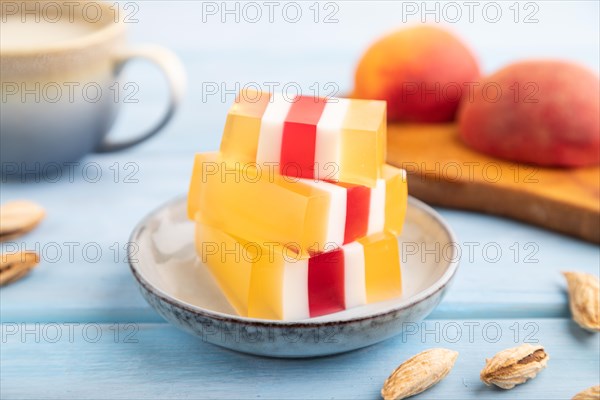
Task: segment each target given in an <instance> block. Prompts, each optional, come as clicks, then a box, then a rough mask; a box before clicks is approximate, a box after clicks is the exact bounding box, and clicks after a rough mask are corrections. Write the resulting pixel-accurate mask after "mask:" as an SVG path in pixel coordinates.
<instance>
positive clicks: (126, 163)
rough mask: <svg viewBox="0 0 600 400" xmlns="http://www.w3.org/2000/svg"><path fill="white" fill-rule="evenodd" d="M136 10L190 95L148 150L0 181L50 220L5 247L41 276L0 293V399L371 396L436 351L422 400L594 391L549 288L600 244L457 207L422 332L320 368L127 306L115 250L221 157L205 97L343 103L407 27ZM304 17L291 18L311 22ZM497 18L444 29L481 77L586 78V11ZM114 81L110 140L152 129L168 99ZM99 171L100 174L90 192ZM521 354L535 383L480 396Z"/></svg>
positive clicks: (144, 84) (594, 55) (198, 9)
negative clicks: (171, 55) (116, 116)
mask: <svg viewBox="0 0 600 400" xmlns="http://www.w3.org/2000/svg"><path fill="white" fill-rule="evenodd" d="M137 4H138V5H139V11H138V13H137V18H138V20H139V22H138V23H135V24H132V25H131V27H130V28H131V29H130V32H131V41H132V42H133V43H140V42H153V43H159V44H162V45H165V46H168V47H170V48H171V49H173V50H174V51H175V52H177V54H178V55H179V56H180V57H181V59H182V60H183V61H184V63H185V65H186V68H187V70H188V74H189V93H188V95H187V98H186V101H185V103H184V105H183V107H182V109H181V110H180V112H179V114H178V115H177V117H176V119H175V120H174V121H173V123H172V124H171V125H170V126H169V127H168V128H167V129H166V130H165V132H163V133H161V135H160V136H159V137H158V138H156V139H154V140H152V141H151V142H149V143H147V144H144V145H142V146H139V147H138V148H136V149H133V150H131V151H128V152H126V153H120V154H115V155H101V156H100V155H95V156H90V157H88V158H86V159H85V160H82V162H81V166H80V167H79V168H78V169H76V170H75V171H74V176H73V179H70V177H69V176H66V175H63V176H62V177H61V178H60V179H58V180H57V181H56V182H51V181H50V180H48V179H46V180H44V179H42V181H41V182H39V183H35V184H32V183H20V182H7V181H3V182H2V190H1V192H0V198H1V201H2V202H5V201H8V200H11V199H17V198H28V199H32V200H35V201H37V202H39V203H40V204H42V205H44V207H45V208H46V209H47V211H48V216H47V218H46V220H45V221H44V222H43V223H42V224H41V225H40V227H39V228H38V229H37V230H36V231H34V232H33V233H31V234H30V235H28V236H26V237H24V238H22V239H19V240H17V241H16V242H13V243H8V244H6V243H5V244H3V250H5V251H10V250H11V249H12V248H7V246H14V245H15V243H16V245H17V246H23V247H25V248H27V249H36V247H37V249H38V250H39V251H41V252H42V256H43V258H44V260H45V261H44V262H43V263H42V264H41V265H40V266H39V267H38V268H37V269H36V270H35V271H34V272H33V273H32V274H30V276H28V277H26V278H25V279H23V280H22V281H20V282H17V283H15V284H13V285H11V286H8V287H5V288H2V289H1V290H0V319H1V322H2V340H1V352H0V363H1V364H0V395H1V396H0V397H2V398H3V399H4V398H7V399H9V398H22V399H27V398H61V399H62V398H148V399H152V398H161V399H162V398H286V397H290V398H317V399H321V398H339V399H346V398H357V399H364V398H377V397H378V392H379V389H380V388H381V385H382V382H383V380H384V379H385V377H386V376H387V375H388V374H389V373H390V372H391V370H393V368H395V367H396V366H397V365H398V364H399V363H400V362H402V361H403V360H404V359H406V358H408V357H409V356H410V355H412V354H415V353H417V352H418V351H420V350H423V349H425V348H429V347H439V346H443V347H448V348H453V349H457V350H458V351H460V357H459V359H458V362H457V365H456V368H455V369H454V370H453V372H452V373H451V374H450V375H449V377H448V378H447V379H446V380H445V381H444V382H443V383H442V384H440V385H439V386H437V387H435V388H433V389H432V390H430V391H428V392H426V393H425V394H423V395H421V396H420V397H419V398H424V399H425V398H428V399H429V398H447V399H470V398H473V399H475V398H477V399H479V398H506V399H508V398H511V399H512V398H520V399H542V398H544V399H546V398H547V399H551V398H552V399H564V398H570V396H572V395H573V394H574V393H576V392H578V391H579V390H581V389H584V388H586V387H588V386H591V385H594V384H598V379H599V378H598V376H600V362H599V360H598V359H599V357H600V356H599V351H600V349H599V340H600V339H599V337H598V335H591V334H586V333H584V332H582V331H581V330H580V329H579V328H578V327H577V326H575V325H574V324H573V323H572V322H571V321H570V319H569V311H568V305H567V298H566V294H565V285H564V282H563V279H562V277H561V275H560V271H561V270H565V269H569V270H572V269H576V270H583V271H588V272H592V273H595V274H598V273H599V272H600V271H599V268H600V250H599V248H598V246H595V245H592V244H589V243H584V242H581V241H578V240H575V239H572V238H569V237H565V236H562V235H559V234H555V233H552V232H548V231H544V230H542V229H539V228H535V227H532V226H528V225H524V224H521V223H517V222H514V221H509V220H504V219H501V218H497V217H494V216H487V215H480V214H474V213H467V212H462V211H455V210H445V209H441V210H439V211H440V212H441V213H442V215H443V216H444V217H445V218H446V219H447V220H448V222H449V224H450V225H451V226H452V227H453V229H454V230H455V232H456V234H457V236H458V238H459V241H460V247H461V250H462V256H461V267H460V270H459V273H458V275H457V278H456V281H455V283H454V285H453V287H452V289H451V291H450V293H449V294H448V296H447V297H446V299H445V300H444V302H443V303H442V304H440V306H439V307H438V308H437V309H436V310H435V311H434V313H433V315H432V316H431V317H430V319H429V320H428V322H427V325H424V326H421V325H417V326H416V327H410V329H416V332H415V334H407V335H404V336H399V337H397V338H394V339H391V340H389V341H386V342H384V343H381V344H379V345H375V346H372V347H370V348H367V349H363V350H359V351H355V352H352V353H348V354H344V355H340V356H335V357H330V358H322V359H314V360H301V361H298V360H275V359H264V358H257V357H252V356H247V355H241V354H236V353H233V352H230V351H227V350H222V349H220V348H218V347H214V346H210V345H208V344H205V343H202V341H201V340H199V339H197V338H194V337H192V336H189V335H187V334H185V333H181V332H179V331H177V330H176V329H174V328H173V327H171V326H170V325H168V324H166V323H164V322H163V321H162V319H161V318H160V317H159V316H157V315H156V314H155V313H154V312H153V311H152V309H150V308H149V307H148V306H147V304H146V303H145V302H144V300H143V299H142V298H141V296H140V294H139V293H138V292H137V289H136V288H135V285H134V283H133V278H132V277H131V275H130V273H129V269H128V266H127V265H126V263H125V262H124V258H125V252H124V246H125V245H126V242H127V240H128V236H129V233H130V232H131V230H132V229H133V227H134V225H135V224H136V223H137V222H138V221H139V220H140V219H141V218H142V217H143V216H144V215H146V214H147V213H148V212H150V211H151V210H152V209H154V208H156V207H157V206H159V205H160V204H161V203H163V202H165V201H167V200H169V199H171V198H172V197H174V196H177V195H180V194H181V193H183V192H185V191H186V189H187V185H188V179H189V174H190V168H191V163H192V155H193V153H194V152H195V151H206V150H213V149H216V148H217V147H218V143H219V140H220V132H221V129H222V126H223V123H224V117H225V114H226V111H227V108H228V104H229V103H230V102H231V101H232V100H233V95H232V94H228V95H226V96H225V97H224V98H221V96H220V95H221V94H222V93H219V94H217V95H209V94H208V93H207V91H206V90H205V89H206V87H207V84H208V85H210V84H214V83H216V84H218V85H219V86H220V85H225V87H226V88H228V89H232V88H235V86H236V82H239V83H240V85H241V86H243V85H244V84H246V83H248V82H258V83H264V82H280V83H281V84H282V85H283V84H285V83H288V82H297V83H298V84H299V85H300V86H301V87H302V88H303V90H304V91H305V92H310V89H308V88H309V87H310V86H311V85H314V84H317V85H318V87H320V88H321V89H323V88H324V85H325V84H326V83H329V82H334V83H335V84H336V85H338V86H337V89H338V91H339V93H344V92H348V90H349V89H350V88H351V85H352V74H353V66H354V63H355V60H356V59H357V57H359V56H360V54H361V52H362V51H363V49H364V48H365V46H367V45H368V43H369V42H371V41H372V40H373V39H374V38H375V37H376V36H377V35H379V34H381V33H383V32H386V31H388V30H389V29H391V28H393V27H396V26H398V25H402V16H403V14H402V5H401V3H394V2H379V3H377V6H373V5H371V4H367V3H366V2H360V1H354V2H336V4H337V5H338V6H339V13H338V19H339V22H338V23H335V24H321V23H319V24H315V23H314V22H311V20H310V18H308V17H307V18H306V19H302V20H301V21H300V22H299V23H298V24H290V23H286V22H285V21H281V19H276V21H275V22H274V23H273V24H270V23H266V22H262V23H257V24H250V23H247V22H244V21H241V22H240V23H235V22H232V21H231V20H229V21H228V22H226V23H221V22H220V20H219V18H218V17H216V18H212V19H210V18H209V20H208V21H207V22H206V23H203V22H202V4H201V3H199V2H191V1H176V2H166V1H152V2H139V3H137ZM230 4H233V3H230ZM311 4H312V2H310V3H302V9H303V11H304V13H306V15H311V14H309V13H310V12H311V11H310V10H309V9H308V7H309V6H310V5H311ZM501 4H502V7H503V8H502V9H503V12H504V13H505V15H507V17H506V18H503V19H502V20H501V21H500V22H499V23H497V24H490V23H486V22H485V21H483V20H482V19H481V18H476V19H475V21H474V22H473V23H468V22H465V21H463V22H460V23H457V24H446V25H448V26H449V27H450V28H451V29H454V30H455V31H458V32H459V33H460V34H461V35H462V36H464V37H465V38H466V39H467V40H468V41H469V42H470V43H471V44H472V47H473V48H474V49H475V50H476V51H477V52H478V54H479V55H480V58H481V62H482V66H483V68H484V70H485V71H492V70H494V69H496V68H498V67H500V66H501V65H503V64H506V63H507V62H510V61H512V60H515V59H518V58H523V57H531V56H536V57H567V58H570V59H573V60H576V61H579V62H582V63H585V64H587V65H588V66H590V67H591V68H594V69H596V70H597V69H598V67H599V59H600V57H599V48H600V46H599V43H598V41H599V39H598V37H599V28H598V27H599V21H598V15H599V12H598V11H599V9H598V3H597V2H580V3H578V7H574V6H569V5H568V4H567V3H566V2H560V1H555V2H537V3H536V4H537V5H538V6H539V12H538V14H537V16H538V19H539V21H538V23H535V24H524V23H515V22H514V21H512V20H511V18H513V15H512V14H510V12H511V11H510V10H509V9H508V7H509V6H510V4H509V3H501ZM511 4H512V3H511ZM321 5H322V4H321ZM232 7H233V6H232ZM432 7H433V6H432ZM417 17H418V16H417ZM521 17H522V15H521ZM415 18H416V17H411V21H413V22H415V21H418V19H417V20H415ZM429 18H430V19H431V16H430V17H429ZM556 26H565V27H568V29H566V30H563V29H556V28H555V27H556ZM157 27H162V28H157ZM273 32H277V34H273ZM125 80H127V81H135V82H137V83H138V84H139V87H140V91H139V102H138V103H137V104H126V105H125V109H124V112H123V115H121V117H120V120H119V121H118V125H117V127H116V130H117V132H115V133H116V136H120V135H123V136H126V134H127V133H128V132H137V131H138V130H140V129H141V128H142V127H143V126H146V125H150V124H151V123H152V122H151V121H150V120H151V119H152V117H153V116H157V115H158V113H160V111H161V109H162V107H163V105H164V102H163V98H164V95H165V86H164V84H162V83H161V79H160V75H159V74H158V73H157V72H156V71H155V70H153V69H152V68H151V67H148V66H145V65H143V64H135V65H133V66H131V67H130V69H129V70H128V71H127V73H126V77H125ZM96 171H101V173H102V176H101V177H100V178H99V179H98V180H97V181H95V180H96V175H95V172H96ZM71 249H73V251H72V253H71ZM469 249H472V250H473V251H472V254H469ZM98 250H99V251H100V253H97V251H98ZM498 250H499V251H500V254H499V255H498V254H497V251H498ZM69 323H73V324H79V325H66V324H69ZM36 324H39V325H36ZM85 324H89V325H85ZM128 324H131V325H128ZM436 324H437V325H436ZM477 324H478V325H477ZM486 324H487V325H486ZM496 324H497V325H496ZM470 326H472V327H473V329H474V335H473V337H472V340H471V338H470V337H469V327H470ZM484 326H486V327H487V328H486V329H487V330H486V333H485V334H484V333H483V327H484ZM457 327H458V328H459V329H460V332H461V335H460V337H459V338H456V336H453V335H455V334H454V332H456V328H457ZM496 331H499V332H500V333H501V337H500V338H499V339H498V341H497V342H496V341H495V336H494V335H495V332H496ZM56 332H58V333H59V334H60V338H58V339H56ZM97 332H101V335H100V337H99V338H98V341H97V342H95V340H96V336H95V335H96V334H97ZM436 332H437V333H438V335H439V338H437V337H436V335H435V334H436ZM70 333H72V338H70V337H69V334H70ZM117 333H118V337H116V340H115V335H116V334H117ZM424 333H425V336H422V335H423V334H424ZM517 333H518V337H515V334H517ZM36 335H37V337H36ZM128 335H129V336H128ZM131 335H133V336H131ZM527 335H532V336H527ZM36 339H37V341H36ZM524 340H537V341H539V342H540V343H542V344H543V345H545V346H546V348H547V350H548V353H549V354H550V357H551V360H550V363H549V367H548V369H547V370H546V371H544V372H542V373H541V374H540V376H539V377H538V378H536V379H535V380H534V381H532V382H530V383H527V384H526V385H523V386H521V387H519V388H517V389H515V390H513V391H500V390H496V389H492V388H486V387H484V386H483V385H482V384H481V383H480V382H479V379H478V374H479V371H480V369H481V368H482V366H483V363H484V358H485V357H489V356H491V355H493V354H494V353H495V352H496V351H498V350H500V349H503V348H505V347H509V346H513V345H516V344H518V343H522V342H523V341H524ZM38 342H39V343H38Z"/></svg>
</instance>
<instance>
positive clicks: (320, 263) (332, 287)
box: [308, 249, 346, 317]
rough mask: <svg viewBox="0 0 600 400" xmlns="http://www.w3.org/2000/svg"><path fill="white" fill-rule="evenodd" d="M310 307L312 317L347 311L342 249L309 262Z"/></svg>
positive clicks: (315, 257)
mask: <svg viewBox="0 0 600 400" xmlns="http://www.w3.org/2000/svg"><path fill="white" fill-rule="evenodd" d="M308 307H309V312H310V316H311V317H318V316H319V315H325V314H331V313H334V312H337V311H342V310H345V309H346V304H345V300H344V251H343V250H342V249H338V250H333V251H330V252H328V253H321V254H319V255H317V256H314V257H312V258H310V259H309V260H308Z"/></svg>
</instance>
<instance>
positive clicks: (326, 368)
mask: <svg viewBox="0 0 600 400" xmlns="http://www.w3.org/2000/svg"><path fill="white" fill-rule="evenodd" d="M408 329H410V332H411V333H407V334H405V335H399V336H396V337H395V338H392V339H390V340H388V341H385V342H383V343H381V344H378V345H374V346H371V347H368V348H365V349H361V350H357V351H353V352H350V353H346V354H341V355H338V356H333V357H324V358H315V359H304V360H279V359H272V358H261V357H254V356H248V355H244V354H239V353H235V352H231V351H228V350H223V349H221V348H219V347H216V346H212V345H210V344H207V343H203V342H202V340H201V339H200V338H197V337H194V336H191V335H188V334H186V333H183V332H180V331H178V330H176V329H175V328H173V327H172V326H170V325H167V324H139V325H137V324H135V325H132V326H125V325H120V326H116V325H98V324H91V325H87V326H86V325H83V324H80V325H76V326H73V328H72V335H71V336H69V334H68V332H69V330H68V328H66V327H64V326H63V325H60V326H59V327H58V328H57V327H56V326H51V325H44V324H42V325H37V326H36V325H32V324H30V325H23V326H21V325H18V326H14V325H11V324H5V325H3V326H2V340H3V342H2V352H1V353H0V361H1V363H2V371H1V382H0V383H1V384H0V396H1V397H2V398H3V399H4V398H5V399H34V398H35V399H84V398H90V399H92V398H93V399H98V398H103V399H104V398H111V399H134V398H135V399H176V398H179V399H181V398H190V399H217V398H218V399H258V398H260V399H287V398H289V399H361V400H362V399H377V398H380V397H379V390H380V389H381V386H382V385H383V382H384V380H385V378H386V377H387V376H388V374H389V373H390V372H391V371H392V370H393V369H394V368H396V367H397V366H398V365H399V364H400V363H402V362H403V361H405V360H406V359H408V358H409V357H410V356H412V355H414V354H416V353H418V352H420V351H422V350H425V349H427V348H432V347H445V348H449V349H452V350H456V351H458V352H459V357H458V359H457V361H456V364H455V367H454V369H453V370H452V371H451V372H450V374H449V375H448V376H447V377H446V378H445V379H444V380H443V381H442V382H441V383H439V384H438V385H436V386H435V387H433V388H431V389H430V390H428V391H426V392H424V393H422V394H420V395H419V396H415V397H414V398H415V399H462V400H469V399H494V400H499V399H536V400H539V399H548V400H551V399H568V398H571V396H572V395H574V394H575V393H577V392H578V391H579V390H581V389H583V388H587V387H589V386H592V385H597V384H598V376H599V369H600V361H599V359H598V357H597V354H598V352H599V351H600V348H599V342H598V340H597V336H593V335H589V334H587V333H585V332H583V331H582V330H581V329H579V328H578V327H576V326H574V324H573V323H572V322H571V321H569V320H562V319H543V320H538V319H517V320H489V319H487V320H477V319H466V320H454V321H445V320H444V321H434V320H432V321H427V322H426V323H425V324H422V325H421V324H417V325H411V326H410V327H409V328H408ZM24 332H29V333H27V334H24ZM56 332H59V333H60V334H61V336H60V337H59V338H58V339H56V337H57V334H56ZM84 332H86V333H84ZM117 332H118V335H117V334H116V333H117ZM470 332H471V333H470ZM36 333H37V334H38V336H37V337H36ZM71 337H72V338H73V339H72V340H70V338H71ZM36 339H37V341H36ZM333 339H335V336H334V337H333ZM222 340H240V339H239V335H237V336H236V335H235V332H233V333H232V335H231V336H228V337H224V338H222ZM525 341H527V342H533V343H536V342H539V343H541V344H542V345H544V346H545V349H546V351H547V352H548V354H549V355H550V361H549V364H548V368H547V369H546V370H544V371H542V372H541V373H540V374H539V375H538V377H537V378H535V379H534V380H532V381H530V382H528V383H526V384H524V385H521V386H519V387H517V388H515V389H514V390H511V391H503V390H500V389H496V388H490V387H486V386H485V385H484V384H483V383H482V382H481V381H480V380H479V372H480V370H481V368H483V366H484V363H485V358H486V357H491V356H492V355H493V354H495V353H496V352H497V351H499V350H502V349H504V348H508V347H514V346H515V345H517V344H519V343H523V342H525Z"/></svg>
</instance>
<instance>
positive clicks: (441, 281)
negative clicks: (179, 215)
mask: <svg viewBox="0 0 600 400" xmlns="http://www.w3.org/2000/svg"><path fill="white" fill-rule="evenodd" d="M186 197H187V196H186V195H180V196H177V197H175V198H174V199H171V200H169V201H167V202H165V203H163V204H161V205H160V206H159V207H157V208H155V209H153V210H152V211H150V212H149V213H148V214H146V215H145V216H144V217H143V218H142V219H141V220H140V222H138V224H137V225H136V226H135V228H134V229H133V231H132V232H131V234H130V236H129V243H136V240H135V239H136V238H137V237H138V236H139V235H140V234H141V232H142V231H143V230H144V228H145V226H146V225H147V222H148V221H149V220H150V219H151V218H153V217H154V215H155V214H156V213H158V212H159V211H161V210H163V209H166V208H169V207H172V206H173V205H175V204H177V203H179V202H182V201H185V199H186ZM408 204H409V205H412V206H415V207H416V208H420V209H421V210H423V211H425V212H426V213H427V214H429V215H430V216H431V217H432V218H433V219H434V220H435V221H436V222H437V223H438V224H439V226H440V227H441V228H442V229H443V230H444V231H445V232H446V234H447V236H448V238H449V242H450V243H458V242H457V240H456V235H455V234H454V232H453V231H452V229H451V228H450V226H449V225H448V223H447V222H446V221H445V220H444V219H443V217H442V216H441V215H440V214H439V213H438V212H437V211H435V210H434V209H433V208H432V207H430V206H429V205H427V204H426V203H424V202H423V201H421V200H418V199H416V198H414V197H412V196H408ZM132 250H133V249H132V246H127V262H128V263H129V268H130V270H131V272H132V274H133V276H134V278H135V280H136V281H137V282H138V284H139V285H140V287H141V288H142V289H143V290H144V291H146V292H148V293H151V294H152V295H153V296H155V297H158V298H159V299H160V300H161V301H163V302H166V303H168V304H170V305H171V306H173V307H177V308H181V309H184V310H185V311H187V312H190V313H193V314H196V315H198V316H200V317H204V318H208V319H213V320H218V321H221V322H226V323H244V324H249V325H254V326H260V327H281V328H307V327H316V326H331V325H336V326H338V325H341V324H352V323H356V322H361V321H365V320H371V319H374V318H381V317H385V316H388V315H391V314H394V313H397V312H399V311H402V310H405V309H408V308H411V307H413V306H414V305H416V304H418V303H421V302H423V301H425V300H427V299H428V298H430V297H432V296H434V295H436V294H437V293H439V292H440V291H442V290H443V289H444V288H445V287H446V286H447V285H448V284H449V283H450V282H451V281H452V279H453V277H454V275H455V274H456V271H457V270H458V265H459V259H458V258H457V257H456V253H457V250H456V247H455V246H452V253H453V254H452V257H451V258H450V261H449V262H448V266H447V267H446V271H444V273H443V274H442V276H440V277H439V278H438V279H437V280H436V281H435V282H434V283H433V284H432V285H430V286H429V287H427V288H426V289H425V290H422V291H420V292H418V293H417V294H415V295H413V296H411V297H409V298H407V299H406V300H404V301H402V302H400V303H399V304H395V305H393V306H390V307H389V309H386V310H383V311H379V312H377V313H373V314H370V315H366V316H359V317H350V318H341V319H339V320H311V319H308V320H300V321H280V320H269V319H258V318H249V317H243V316H239V315H231V314H226V313H222V312H219V311H213V310H209V309H206V308H202V307H199V306H196V305H193V304H189V303H187V302H184V301H182V300H179V299H177V298H175V297H173V296H171V295H170V294H168V293H166V292H165V291H163V290H162V289H159V288H158V287H156V286H154V285H153V284H151V283H150V282H148V280H146V279H145V278H144V277H143V276H142V273H141V272H140V271H138V269H137V267H136V266H134V264H137V263H139V261H136V262H133V261H132V257H134V255H133V254H132V253H131V252H132ZM151 306H152V305H151Z"/></svg>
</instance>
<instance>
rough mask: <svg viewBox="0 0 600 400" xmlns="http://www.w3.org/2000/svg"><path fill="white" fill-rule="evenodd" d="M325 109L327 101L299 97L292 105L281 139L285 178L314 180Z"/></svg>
mask: <svg viewBox="0 0 600 400" xmlns="http://www.w3.org/2000/svg"><path fill="white" fill-rule="evenodd" d="M324 108H325V99H321V98H315V97H308V96H299V97H297V98H296V102H295V103H294V104H292V106H291V107H290V110H289V111H288V114H287V116H286V118H285V122H284V124H283V136H282V138H281V158H280V161H281V165H280V172H281V174H282V175H286V176H293V177H297V178H309V179H310V178H313V177H314V174H315V144H316V139H317V123H318V122H319V119H320V118H321V114H322V113H323V109H324Z"/></svg>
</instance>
